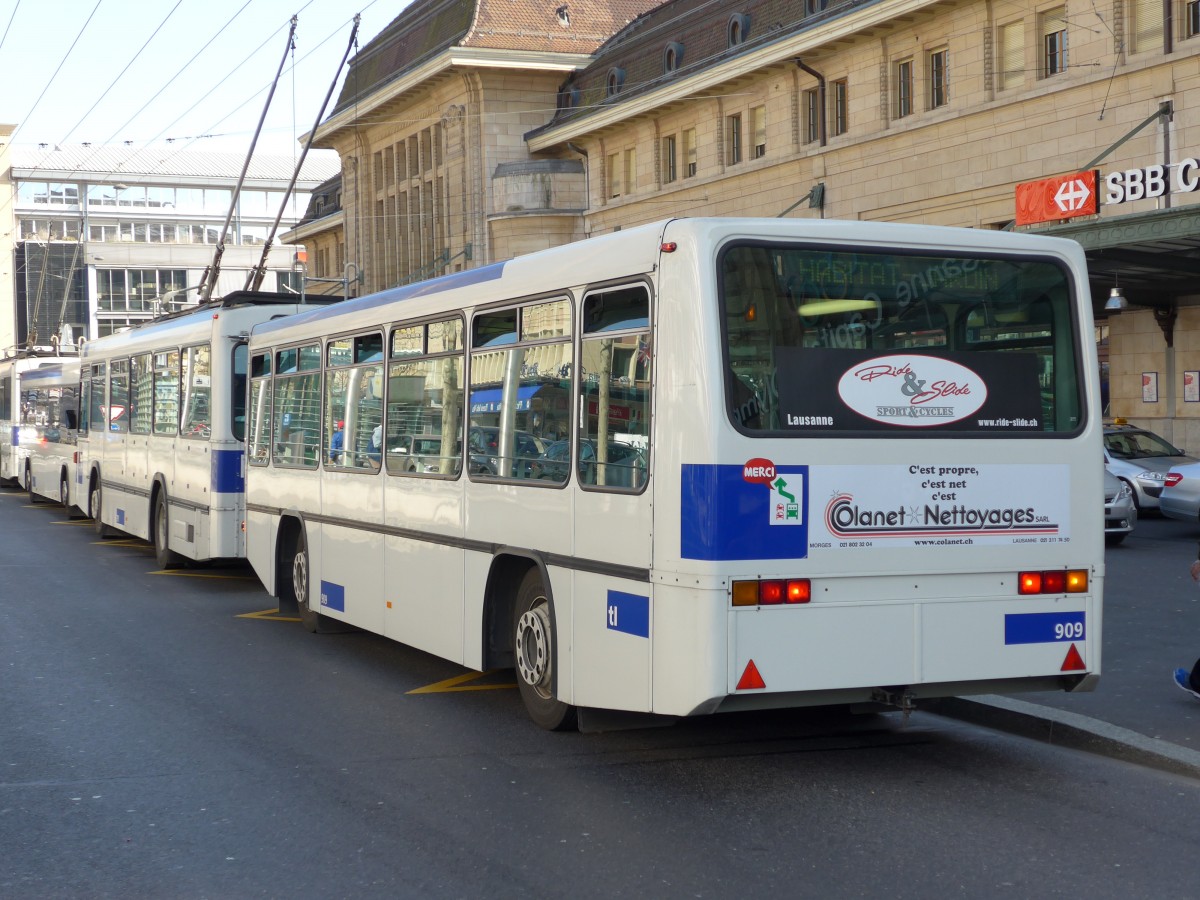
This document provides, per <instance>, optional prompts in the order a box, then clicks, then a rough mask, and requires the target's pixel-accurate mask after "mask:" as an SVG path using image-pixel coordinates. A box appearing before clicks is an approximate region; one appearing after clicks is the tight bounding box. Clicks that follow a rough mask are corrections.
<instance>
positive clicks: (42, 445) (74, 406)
mask: <svg viewBox="0 0 1200 900" xmlns="http://www.w3.org/2000/svg"><path fill="white" fill-rule="evenodd" d="M78 391H79V360H78V359H71V360H65V361H63V362H61V363H58V364H55V365H49V366H41V367H39V368H37V369H27V370H25V371H24V372H22V373H21V435H20V438H21V449H22V453H23V456H24V458H25V462H24V469H25V471H24V475H23V477H22V483H23V484H24V485H25V488H26V490H27V491H28V492H29V501H30V502H31V503H42V502H43V501H46V500H52V501H56V502H58V503H61V504H62V506H63V509H65V510H66V511H67V514H68V516H69V515H70V514H71V512H72V510H73V509H74V508H75V507H76V506H77V505H78V497H77V495H76V491H77V487H76V480H77V465H76V463H77V462H78V456H77V454H78V447H77V445H76V432H77V429H78V427H79V397H78Z"/></svg>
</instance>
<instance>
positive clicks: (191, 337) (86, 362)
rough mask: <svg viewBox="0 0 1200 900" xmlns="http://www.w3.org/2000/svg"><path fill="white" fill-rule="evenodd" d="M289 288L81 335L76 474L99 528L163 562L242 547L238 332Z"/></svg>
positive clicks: (242, 379)
mask: <svg viewBox="0 0 1200 900" xmlns="http://www.w3.org/2000/svg"><path fill="white" fill-rule="evenodd" d="M297 299H298V298H297V297H296V296H295V295H289V294H273V293H266V292H250V291H238V292H234V293H232V294H229V295H227V296H226V297H225V298H223V299H221V300H214V301H212V302H210V303H207V304H204V305H202V306H199V307H195V308H192V309H188V310H186V311H182V312H179V313H175V314H171V315H169V316H165V317H162V318H159V319H155V320H152V321H151V322H148V323H146V324H145V325H140V326H137V327H134V328H131V329H129V330H128V331H123V332H119V333H115V334H112V335H107V336H105V337H102V338H97V339H96V340H93V341H88V342H87V343H86V344H85V345H84V347H83V351H82V360H81V362H82V374H81V380H82V381H81V385H80V392H81V398H80V428H79V436H78V443H79V450H80V463H79V467H78V470H77V473H76V477H77V478H78V480H79V484H78V487H79V496H80V498H81V500H80V505H81V506H82V508H83V509H84V510H85V511H86V512H87V513H88V514H89V515H90V516H92V518H93V519H94V520H95V522H96V529H97V531H98V532H99V533H100V534H101V535H106V534H108V533H110V532H112V531H114V530H117V531H122V532H126V533H128V534H131V535H134V536H136V537H139V538H142V539H144V540H151V541H153V543H154V548H155V555H156V557H157V559H158V562H159V564H160V565H162V566H168V565H171V564H173V563H177V562H180V561H181V560H183V559H188V560H197V561H200V560H208V559H215V558H226V557H241V556H245V552H244V549H245V538H244V535H243V533H242V521H243V518H244V510H243V505H244V502H245V493H244V491H245V479H244V462H243V456H244V448H245V440H244V431H245V404H246V341H247V338H248V337H249V333H250V329H251V327H252V326H254V325H257V324H259V323H261V322H265V321H267V320H269V319H273V318H276V317H280V316H287V315H290V314H292V313H295V312H297V311H299V310H302V309H306V308H311V307H307V306H304V305H301V304H299V303H297Z"/></svg>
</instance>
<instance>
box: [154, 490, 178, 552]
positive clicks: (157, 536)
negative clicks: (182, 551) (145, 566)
mask: <svg viewBox="0 0 1200 900" xmlns="http://www.w3.org/2000/svg"><path fill="white" fill-rule="evenodd" d="M154 560H155V562H157V563H158V567H159V568H160V569H170V568H171V567H173V566H177V565H179V561H180V557H179V554H178V553H176V552H175V551H173V550H172V549H171V516H170V513H168V512H167V492H166V491H159V492H158V497H157V498H156V499H155V501H154Z"/></svg>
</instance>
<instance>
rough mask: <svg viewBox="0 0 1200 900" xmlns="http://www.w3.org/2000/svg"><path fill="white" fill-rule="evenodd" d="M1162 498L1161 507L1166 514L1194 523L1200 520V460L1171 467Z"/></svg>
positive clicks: (1172, 517)
mask: <svg viewBox="0 0 1200 900" xmlns="http://www.w3.org/2000/svg"><path fill="white" fill-rule="evenodd" d="M1161 500H1162V503H1161V505H1160V506H1159V509H1160V510H1161V512H1162V514H1163V515H1164V516H1167V517H1168V518H1171V519H1182V520H1183V521H1185V522H1191V523H1193V524H1195V523H1196V522H1200V462H1194V463H1191V464H1190V465H1186V466H1176V467H1175V468H1173V469H1171V471H1170V472H1168V473H1167V480H1166V483H1165V485H1164V487H1163V491H1162V497H1161Z"/></svg>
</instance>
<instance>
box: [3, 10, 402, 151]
mask: <svg viewBox="0 0 1200 900" xmlns="http://www.w3.org/2000/svg"><path fill="white" fill-rule="evenodd" d="M407 4H408V0H349V2H347V0H0V85H4V88H3V90H0V122H4V123H6V124H9V125H15V126H17V131H16V132H15V133H14V135H13V137H12V144H13V145H17V146H37V145H39V144H46V145H48V146H49V147H54V146H61V147H63V148H64V149H65V148H66V146H68V145H79V144H83V143H91V144H92V145H98V144H127V143H129V144H131V145H133V146H146V145H148V144H151V143H153V144H158V143H162V142H167V141H170V143H171V145H172V146H174V147H180V146H183V145H186V148H187V149H189V150H208V151H218V152H240V153H243V154H244V153H246V152H247V151H248V150H249V148H250V143H251V140H252V139H253V136H254V130H255V128H256V126H257V125H258V121H259V118H260V117H261V116H262V114H263V108H264V106H265V104H266V102H267V96H268V93H269V89H270V85H271V82H272V81H273V80H274V78H275V73H276V71H277V70H278V69H279V65H280V62H281V61H283V60H284V56H285V52H287V53H286V61H285V62H284V69H283V73H282V75H280V78H279V85H278V87H277V88H276V90H275V95H274V98H273V99H272V101H271V105H270V108H269V110H268V113H267V117H266V120H265V122H264V124H263V131H262V134H261V136H260V137H259V139H258V144H257V146H256V148H255V153H256V154H260V153H280V154H284V155H289V156H290V155H294V153H295V152H297V150H298V147H299V144H298V143H297V141H298V140H299V139H300V138H301V137H303V135H305V134H306V133H307V132H308V131H310V130H311V129H312V127H313V125H314V123H315V122H316V121H317V114H318V112H319V111H320V109H321V104H322V102H323V101H324V99H325V95H326V93H327V92H328V91H329V86H330V83H331V82H332V81H333V80H334V78H335V77H336V79H337V86H336V88H335V90H334V93H333V96H332V97H331V98H330V100H329V105H328V107H327V108H326V111H325V116H328V114H329V113H330V112H331V111H332V110H333V108H334V105H335V104H336V102H337V97H338V92H339V91H340V90H341V85H342V82H343V80H344V78H345V71H346V68H347V67H346V66H340V67H339V64H340V62H341V59H342V56H343V55H344V54H345V52H346V48H347V46H348V45H349V42H350V35H351V29H352V22H353V18H354V15H355V13H360V14H361V16H362V21H361V24H360V26H359V30H358V35H357V41H356V43H357V49H361V48H363V47H365V46H366V45H367V43H369V42H370V40H371V39H372V38H374V37H375V36H376V35H377V34H379V32H381V31H382V30H383V29H384V28H385V27H386V26H387V25H388V23H389V22H391V21H392V19H394V18H395V17H396V16H397V15H398V14H399V13H400V11H401V10H402V9H403V8H404V7H405V6H406V5H407ZM293 15H295V16H296V17H297V25H296V36H295V52H294V54H293V53H292V52H288V51H287V35H288V29H289V25H290V21H291V18H292V16H293ZM353 52H354V51H353V50H352V51H351V54H353Z"/></svg>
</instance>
